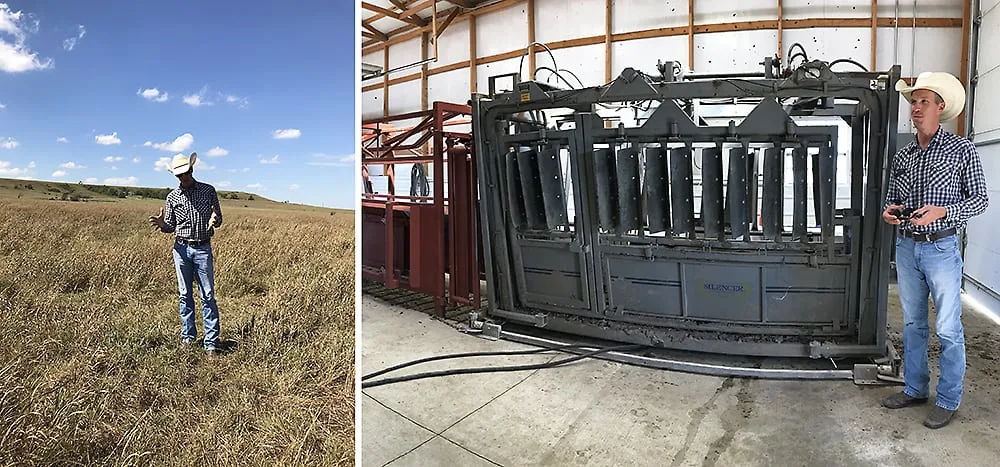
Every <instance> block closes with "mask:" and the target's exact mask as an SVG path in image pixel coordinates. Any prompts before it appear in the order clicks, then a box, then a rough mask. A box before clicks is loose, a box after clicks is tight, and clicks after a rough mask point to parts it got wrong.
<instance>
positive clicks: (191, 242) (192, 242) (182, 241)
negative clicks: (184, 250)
mask: <svg viewBox="0 0 1000 467" xmlns="http://www.w3.org/2000/svg"><path fill="white" fill-rule="evenodd" d="M176 239H177V243H180V244H183V245H189V246H198V245H204V244H206V243H208V242H209V240H188V239H186V238H180V237H176Z"/></svg>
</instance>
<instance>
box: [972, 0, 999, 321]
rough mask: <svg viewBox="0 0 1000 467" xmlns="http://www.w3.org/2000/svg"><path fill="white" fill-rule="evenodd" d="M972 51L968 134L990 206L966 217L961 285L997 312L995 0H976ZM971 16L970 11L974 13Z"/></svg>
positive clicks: (997, 205) (996, 57) (997, 181)
mask: <svg viewBox="0 0 1000 467" xmlns="http://www.w3.org/2000/svg"><path fill="white" fill-rule="evenodd" d="M973 3H979V4H980V7H979V14H981V15H982V23H981V24H980V26H979V28H978V39H977V45H978V46H977V47H976V53H975V54H974V56H973V57H971V59H972V61H973V63H974V65H973V66H974V74H973V75H971V76H975V77H977V79H975V81H974V84H972V85H971V86H970V91H972V92H974V96H973V98H974V101H975V102H974V103H973V105H972V109H971V110H972V122H971V127H970V130H971V133H970V135H971V136H972V140H973V141H974V142H975V143H976V146H977V147H978V148H979V155H980V157H981V158H982V160H983V168H984V169H985V171H986V180H987V184H988V186H989V196H990V207H989V209H987V211H986V212H985V213H984V214H983V215H981V216H978V217H976V218H974V219H972V220H971V221H970V222H969V228H968V230H967V242H968V243H967V245H966V250H965V291H966V292H967V293H968V295H969V296H970V297H972V298H974V299H975V300H976V301H978V302H980V303H982V304H983V305H985V306H986V307H987V308H989V309H990V310H991V311H992V313H993V314H994V315H997V316H1000V243H998V242H997V241H996V237H997V232H998V228H1000V110H998V109H997V107H998V106H997V104H998V102H1000V100H998V98H997V96H998V95H1000V48H998V47H996V44H998V43H1000V0H982V1H980V2H973ZM974 17H975V13H974Z"/></svg>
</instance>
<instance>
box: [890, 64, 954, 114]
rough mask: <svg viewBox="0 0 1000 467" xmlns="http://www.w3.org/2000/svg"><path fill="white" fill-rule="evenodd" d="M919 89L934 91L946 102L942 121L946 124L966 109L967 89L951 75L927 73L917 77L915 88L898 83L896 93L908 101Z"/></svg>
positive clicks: (901, 81)
mask: <svg viewBox="0 0 1000 467" xmlns="http://www.w3.org/2000/svg"><path fill="white" fill-rule="evenodd" d="M917 89H927V90H930V91H934V92H936V93H937V95H939V96H941V100H943V101H944V112H941V121H942V122H946V121H948V120H951V119H953V118H955V117H957V116H958V114H960V113H962V109H964V108H965V87H963V86H962V82H961V81H959V80H958V78H956V77H955V76H953V75H952V74H951V73H944V72H939V71H925V72H923V73H920V75H918V76H917V82H916V83H914V84H913V86H909V85H907V84H906V81H903V80H899V81H896V91H898V92H899V93H900V94H902V95H903V97H904V98H906V100H907V101H910V102H912V100H910V94H911V93H913V91H916V90H917Z"/></svg>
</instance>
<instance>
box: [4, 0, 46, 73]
mask: <svg viewBox="0 0 1000 467" xmlns="http://www.w3.org/2000/svg"><path fill="white" fill-rule="evenodd" d="M38 26H39V21H38V20H37V19H33V17H32V15H31V14H30V13H28V14H24V13H23V12H21V11H16V12H14V11H11V10H10V7H8V6H7V4H6V3H0V33H7V35H9V36H13V38H14V42H13V43H11V42H7V40H5V39H0V71H4V72H7V73H23V72H26V71H33V70H44V69H48V68H52V66H53V62H52V59H51V58H46V59H39V58H38V53H36V52H34V51H32V50H31V49H29V48H28V46H27V45H26V44H25V40H26V39H27V35H28V34H35V33H37V32H38Z"/></svg>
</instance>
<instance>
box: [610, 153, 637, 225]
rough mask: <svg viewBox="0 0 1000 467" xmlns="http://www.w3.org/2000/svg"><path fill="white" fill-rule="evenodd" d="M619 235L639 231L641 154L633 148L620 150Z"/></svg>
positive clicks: (618, 171) (618, 165) (617, 164)
mask: <svg viewBox="0 0 1000 467" xmlns="http://www.w3.org/2000/svg"><path fill="white" fill-rule="evenodd" d="M615 162H616V166H617V167H616V169H617V170H616V172H617V174H618V219H620V221H621V222H620V223H619V225H618V233H621V234H624V233H626V232H630V231H633V230H638V229H639V202H640V197H639V193H640V191H639V152H638V150H637V149H636V148H635V147H633V146H628V147H625V148H622V149H619V150H618V158H617V160H616V161H615Z"/></svg>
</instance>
